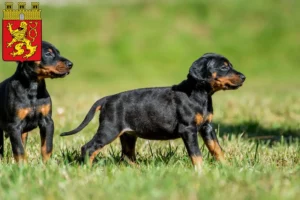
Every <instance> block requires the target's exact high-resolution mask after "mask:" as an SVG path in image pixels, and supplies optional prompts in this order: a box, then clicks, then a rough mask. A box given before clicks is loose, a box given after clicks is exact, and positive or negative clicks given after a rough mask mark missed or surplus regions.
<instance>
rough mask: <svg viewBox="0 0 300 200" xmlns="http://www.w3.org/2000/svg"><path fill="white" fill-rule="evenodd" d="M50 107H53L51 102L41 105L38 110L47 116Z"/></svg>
mask: <svg viewBox="0 0 300 200" xmlns="http://www.w3.org/2000/svg"><path fill="white" fill-rule="evenodd" d="M50 108H51V106H50V104H45V105H41V106H39V108H38V112H39V113H41V114H42V115H43V116H46V115H48V113H49V111H50Z"/></svg>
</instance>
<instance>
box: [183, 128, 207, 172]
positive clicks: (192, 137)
mask: <svg viewBox="0 0 300 200" xmlns="http://www.w3.org/2000/svg"><path fill="white" fill-rule="evenodd" d="M179 132H180V135H181V138H182V140H183V142H184V144H185V147H186V149H187V152H188V154H189V156H190V158H191V161H192V163H193V165H194V168H195V170H196V171H197V172H198V173H201V172H202V154H201V151H200V149H199V144H198V135H197V128H196V127H193V126H188V127H180V128H179Z"/></svg>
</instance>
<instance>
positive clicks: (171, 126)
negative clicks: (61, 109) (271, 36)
mask: <svg viewBox="0 0 300 200" xmlns="http://www.w3.org/2000/svg"><path fill="white" fill-rule="evenodd" d="M245 79H246V77H245V76H244V75H243V74H242V73H240V72H237V71H236V70H234V69H233V67H232V64H231V63H230V62H229V60H228V59H227V58H225V57H224V56H221V55H218V54H214V53H207V54H204V55H203V56H202V57H201V58H199V59H198V60H196V61H195V62H194V63H193V64H192V66H191V67H190V70H189V73H188V75H187V79H186V80H184V81H183V82H181V83H180V84H178V85H174V86H172V87H158V88H145V89H136V90H131V91H126V92H122V93H119V94H115V95H111V96H107V97H104V98H102V99H100V100H98V101H96V102H95V103H94V105H93V106H92V107H91V109H90V110H89V112H88V114H87V116H86V117H85V119H84V120H83V122H82V123H81V124H80V125H79V126H78V127H77V128H76V129H74V130H72V131H69V132H65V133H62V134H61V136H66V135H72V134H75V133H77V132H79V131H81V130H82V129H83V128H84V127H85V126H86V125H87V124H88V123H89V122H90V121H91V120H92V118H93V116H94V114H95V112H96V111H97V110H101V115H100V119H99V122H100V126H99V128H98V130H97V133H96V134H95V135H94V137H93V138H92V140H90V141H89V142H88V143H87V144H85V145H84V146H83V147H82V148H81V153H82V154H81V155H82V157H85V156H89V159H90V163H92V162H93V159H94V158H95V156H96V154H97V153H98V152H99V151H100V149H101V148H103V147H104V146H105V145H107V144H109V143H111V142H112V141H113V140H114V139H116V138H117V137H120V140H121V145H122V158H123V159H127V160H129V161H130V163H133V162H134V161H135V159H136V158H135V144H136V140H137V138H138V137H139V138H144V139H149V140H170V139H176V138H182V140H183V142H184V144H185V147H186V149H187V152H188V154H189V156H190V158H191V161H192V163H193V165H194V167H195V169H196V170H199V171H201V163H202V156H201V152H200V149H199V145H198V139H197V135H198V132H200V133H201V136H202V138H203V140H204V142H205V144H206V146H207V148H208V149H209V151H210V153H211V154H212V155H213V156H214V157H215V158H216V159H217V160H220V161H223V160H224V155H223V152H222V149H221V147H220V145H219V142H218V140H217V137H216V134H215V131H214V128H213V126H212V118H213V102H212V95H213V94H214V93H215V92H217V91H219V90H230V89H237V88H239V87H240V86H242V84H243V82H244V81H245Z"/></svg>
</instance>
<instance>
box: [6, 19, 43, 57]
mask: <svg viewBox="0 0 300 200" xmlns="http://www.w3.org/2000/svg"><path fill="white" fill-rule="evenodd" d="M7 28H8V30H9V32H10V34H11V35H12V37H13V39H12V41H11V42H8V43H7V47H11V46H12V45H13V44H14V43H15V42H21V43H19V44H17V45H16V46H15V50H16V51H13V52H12V53H10V55H12V56H13V57H15V56H19V55H22V54H24V49H22V47H23V46H24V45H26V49H27V50H29V53H28V54H26V55H25V56H24V57H23V58H29V57H31V56H32V55H33V54H34V53H35V52H36V48H37V46H31V41H30V40H29V39H27V38H26V32H27V23H26V22H21V23H20V27H19V28H17V29H15V30H13V29H12V24H10V23H8V25H7Z"/></svg>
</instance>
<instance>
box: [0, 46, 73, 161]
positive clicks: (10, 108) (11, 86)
mask: <svg viewBox="0 0 300 200" xmlns="http://www.w3.org/2000/svg"><path fill="white" fill-rule="evenodd" d="M72 66H73V63H72V62H70V61H69V60H67V59H66V58H64V57H61V56H60V53H59V51H58V50H57V49H56V48H55V47H54V46H53V45H52V44H50V43H48V42H44V41H43V42H42V59H41V61H38V62H33V61H25V62H19V63H18V66H17V70H16V72H15V73H14V75H12V76H11V77H10V78H8V79H6V80H5V81H3V82H2V83H0V157H3V151H4V135H3V134H4V132H5V133H6V136H8V137H9V138H10V141H11V145H12V151H13V154H14V158H15V160H16V161H17V162H19V161H25V160H26V156H25V150H24V147H25V143H26V140H27V133H28V132H29V131H31V130H33V129H35V128H36V127H39V128H40V136H41V153H42V157H43V161H47V160H48V159H49V157H50V155H51V152H52V139H53V132H54V125H53V121H52V117H51V115H52V104H51V98H50V95H49V93H48V91H47V89H46V83H45V80H44V79H45V78H62V77H64V76H66V75H68V74H69V73H70V69H71V68H72Z"/></svg>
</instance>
